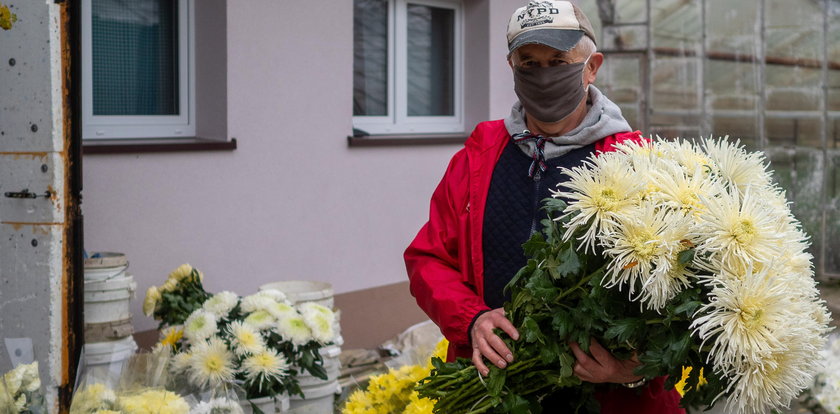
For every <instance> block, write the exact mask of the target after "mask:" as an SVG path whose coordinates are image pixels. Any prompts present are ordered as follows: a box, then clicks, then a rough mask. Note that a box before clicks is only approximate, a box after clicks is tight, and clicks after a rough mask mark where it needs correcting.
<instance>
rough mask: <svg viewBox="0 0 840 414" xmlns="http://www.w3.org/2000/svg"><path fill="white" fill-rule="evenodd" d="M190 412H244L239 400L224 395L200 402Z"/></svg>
mask: <svg viewBox="0 0 840 414" xmlns="http://www.w3.org/2000/svg"><path fill="white" fill-rule="evenodd" d="M190 414H243V411H242V406H241V405H239V403H238V402H236V401H232V400H229V399H227V398H224V397H222V398H213V399H212V400H210V401H201V402H199V403H198V404H196V406H195V407H193V408H192V409H191V410H190Z"/></svg>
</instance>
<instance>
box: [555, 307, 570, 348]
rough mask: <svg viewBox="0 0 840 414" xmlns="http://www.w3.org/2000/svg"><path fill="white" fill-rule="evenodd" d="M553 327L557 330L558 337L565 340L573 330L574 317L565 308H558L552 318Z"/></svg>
mask: <svg viewBox="0 0 840 414" xmlns="http://www.w3.org/2000/svg"><path fill="white" fill-rule="evenodd" d="M551 327H552V328H554V330H555V331H556V332H557V339H558V340H560V341H564V340H566V339H568V337H569V333H571V332H572V317H571V315H569V313H568V312H566V311H565V310H564V309H562V308H560V309H556V310H555V311H554V316H553V317H552V318H551Z"/></svg>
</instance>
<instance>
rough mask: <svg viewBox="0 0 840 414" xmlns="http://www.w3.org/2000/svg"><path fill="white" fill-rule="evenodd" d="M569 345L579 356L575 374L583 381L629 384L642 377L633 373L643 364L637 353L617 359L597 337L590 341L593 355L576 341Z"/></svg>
mask: <svg viewBox="0 0 840 414" xmlns="http://www.w3.org/2000/svg"><path fill="white" fill-rule="evenodd" d="M569 347H570V348H572V352H573V353H574V354H575V358H577V363H575V375H577V376H578V378H580V379H581V380H583V381H586V382H592V383H596V384H597V383H603V382H612V383H616V384H627V383H630V382H634V381H638V380H640V379H642V377H640V376H638V375H635V374H633V369H635V368H636V367H638V366H639V365H641V363H640V362H639V359H638V358H637V357H636V356H635V355H634V356H633V357H632V358H630V359H627V360H619V359H616V358H615V357H614V356H612V354H611V353H610V351H607V350H606V349H605V348H604V347H603V346H601V344H599V343H598V341H596V340H595V339H592V340H591V341H590V342H589V352H590V353H591V354H592V355H588V354H586V353H585V352H583V350H582V349H580V346H578V344H577V343H576V342H571V343H570V344H569Z"/></svg>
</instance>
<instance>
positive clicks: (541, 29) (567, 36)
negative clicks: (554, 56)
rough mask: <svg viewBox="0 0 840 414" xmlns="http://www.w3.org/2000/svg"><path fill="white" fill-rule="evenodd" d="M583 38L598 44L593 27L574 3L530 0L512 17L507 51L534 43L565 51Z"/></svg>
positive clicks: (509, 24)
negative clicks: (585, 37)
mask: <svg viewBox="0 0 840 414" xmlns="http://www.w3.org/2000/svg"><path fill="white" fill-rule="evenodd" d="M584 35H586V36H587V37H589V38H590V39H592V41H593V42H595V34H594V33H593V31H592V24H591V23H590V22H589V19H588V18H586V15H584V14H583V12H581V11H580V9H579V8H578V7H577V6H575V5H574V4H572V3H571V2H568V1H549V0H545V1H531V2H528V5H527V6H524V7H520V8H518V9H516V11H515V12H513V15H512V16H510V21H509V22H508V30H507V41H508V52H513V51H514V50H516V48H518V47H520V46H522V45H527V44H534V43H538V44H542V45H546V46H548V47H553V48H555V49H557V50H563V51H566V50H569V49H571V48H573V47H574V46H575V45H576V44H577V43H578V41H579V40H580V38H581V37H583V36H584Z"/></svg>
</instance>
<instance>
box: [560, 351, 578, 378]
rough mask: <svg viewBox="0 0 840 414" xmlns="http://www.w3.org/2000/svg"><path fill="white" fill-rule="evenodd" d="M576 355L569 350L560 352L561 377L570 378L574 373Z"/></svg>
mask: <svg viewBox="0 0 840 414" xmlns="http://www.w3.org/2000/svg"><path fill="white" fill-rule="evenodd" d="M574 367H575V357H573V356H572V354H570V353H569V352H563V353H561V354H560V377H561V378H568V377H571V376H572V374H574Z"/></svg>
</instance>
